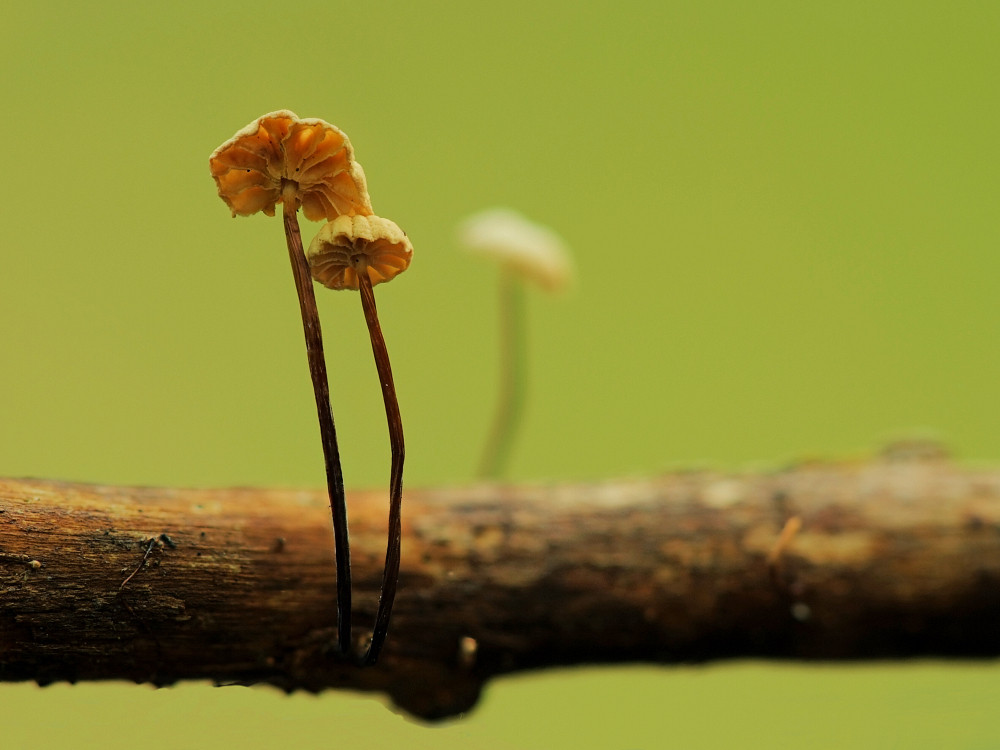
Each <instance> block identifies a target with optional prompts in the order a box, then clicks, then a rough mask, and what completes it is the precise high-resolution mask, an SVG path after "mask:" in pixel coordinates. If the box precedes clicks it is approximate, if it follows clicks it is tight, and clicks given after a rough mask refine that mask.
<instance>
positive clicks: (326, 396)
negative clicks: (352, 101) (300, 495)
mask: <svg viewBox="0 0 1000 750" xmlns="http://www.w3.org/2000/svg"><path fill="white" fill-rule="evenodd" d="M209 166H210V168H211V172H212V177H213V178H214V179H215V182H216V184H217V185H218V189H219V196H220V197H221V198H222V200H224V201H225V202H226V204H227V205H228V206H229V208H230V210H231V211H232V214H233V216H234V217H235V216H237V215H239V216H250V215H251V214H255V213H257V212H259V211H262V212H264V213H265V214H266V215H268V216H274V213H275V209H276V207H277V205H278V204H279V203H280V204H281V205H282V216H283V219H284V227H285V240H286V244H287V246H288V254H289V259H290V260H291V264H292V273H293V275H294V277H295V288H296V291H297V292H298V297H299V308H300V310H301V313H302V326H303V329H304V332H305V339H306V352H307V355H308V359H309V372H310V375H311V377H312V384H313V391H314V393H315V396H316V411H317V414H318V417H319V424H320V434H321V437H322V442H323V455H324V459H325V464H326V476H327V490H328V492H329V495H330V509H331V513H332V516H333V529H334V543H335V545H336V561H337V616H338V622H337V640H338V647H339V650H340V652H341V654H342V655H344V656H345V657H347V656H350V655H351V654H352V650H353V649H352V642H351V568H350V559H351V558H350V543H349V539H348V528H347V503H346V500H345V498H344V478H343V473H342V471H341V467H340V451H339V448H338V446H337V432H336V427H335V425H334V420H333V412H332V410H331V408H330V393H329V385H328V381H327V373H326V360H325V357H324V354H323V340H322V334H321V331H320V322H319V314H318V312H317V310H316V298H315V296H314V294H313V288H312V279H313V278H314V279H316V281H319V282H320V283H321V284H323V285H324V286H327V287H329V288H330V289H357V290H359V291H360V293H361V305H362V308H363V310H364V315H365V320H366V322H367V324H368V331H369V334H370V336H371V342H372V351H373V353H374V355H375V364H376V368H377V370H378V376H379V383H380V385H381V387H382V398H383V401H384V403H385V412H386V419H387V421H388V425H389V442H390V446H391V451H392V462H391V469H390V480H389V541H388V545H387V550H386V559H385V569H384V572H383V577H382V588H381V592H380V595H379V604H378V611H377V614H376V616H375V627H374V629H373V632H372V637H371V640H370V643H369V645H368V649H367V651H366V653H365V655H364V657H363V658H362V660H361V663H363V664H366V665H373V664H375V663H376V661H377V660H378V656H379V653H380V651H381V649H382V646H383V644H384V643H385V638H386V634H387V632H388V629H389V617H390V614H391V612H392V603H393V600H394V598H395V594H396V583H397V579H398V577H399V561H400V537H401V503H402V478H403V455H404V451H403V427H402V422H401V420H400V415H399V404H398V403H397V401H396V390H395V387H394V385H393V381H392V370H391V368H390V366H389V355H388V352H387V351H386V347H385V340H384V339H383V337H382V331H381V328H380V326H379V321H378V313H377V311H376V308H375V295H374V292H373V290H372V287H373V286H374V285H375V284H379V283H381V282H383V281H389V280H390V279H392V278H394V277H395V276H396V275H397V274H399V273H401V272H403V271H405V270H406V268H407V267H408V266H409V264H410V259H411V258H412V255H413V246H412V245H411V244H410V241H409V239H407V237H406V234H405V233H404V232H403V231H402V230H401V229H400V228H399V227H398V226H396V224H394V223H393V222H392V221H390V220H388V219H383V218H381V217H379V216H375V215H374V213H373V211H372V207H371V200H370V198H369V197H368V187H367V184H366V181H365V174H364V171H363V170H362V168H361V165H360V164H358V163H357V162H356V161H355V160H354V149H353V148H352V147H351V142H350V140H348V138H347V135H345V134H344V133H343V132H342V131H341V130H340V129H339V128H337V127H335V126H334V125H331V124H330V123H328V122H324V121H323V120H318V119H304V118H299V117H298V116H296V115H295V114H294V113H293V112H289V111H287V110H280V111H277V112H271V113H269V114H266V115H264V116H262V117H260V118H258V119H257V120H255V121H254V122H252V123H250V124H249V125H248V126H247V127H245V128H243V129H242V130H240V131H239V132H237V133H236V135H234V136H233V137H232V138H230V139H229V140H228V141H226V142H225V143H223V144H222V145H221V146H219V148H217V149H216V150H215V151H214V152H213V153H212V155H211V157H209ZM300 207H301V209H302V212H303V213H304V214H305V216H306V218H307V219H311V220H313V221H323V220H325V221H326V222H327V223H326V224H324V225H323V227H322V228H321V229H320V231H319V233H318V234H317V235H316V237H315V238H314V239H313V241H312V242H311V243H310V245H309V248H308V250H305V249H304V248H303V245H302V235H301V233H300V232H299V222H298V210H299V208H300Z"/></svg>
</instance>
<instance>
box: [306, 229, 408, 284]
mask: <svg viewBox="0 0 1000 750" xmlns="http://www.w3.org/2000/svg"><path fill="white" fill-rule="evenodd" d="M359 255H363V256H365V260H366V261H367V264H368V275H369V278H371V281H372V285H375V284H380V283H382V282H383V281H389V280H390V279H392V278H393V277H395V276H396V275H397V274H400V273H402V272H403V271H405V270H406V269H407V267H408V266H409V265H410V260H411V258H412V257H413V245H412V244H410V240H409V238H408V237H407V236H406V233H405V232H404V231H403V230H402V229H400V228H399V227H398V226H396V224H395V222H392V221H390V220H389V219H383V218H382V217H381V216H359V215H356V216H338V217H337V218H336V219H334V220H333V221H330V222H327V223H326V224H324V225H323V228H322V229H320V230H319V232H318V233H317V235H316V236H315V237H314V238H313V241H312V242H311V243H309V249H308V250H307V251H306V258H307V259H308V260H309V268H310V269H311V270H312V276H313V278H314V279H316V281H318V282H319V283H321V284H322V285H323V286H326V287H329V288H330V289H357V288H358V275H357V273H356V272H355V270H354V265H353V259H354V258H357V257H358V256H359Z"/></svg>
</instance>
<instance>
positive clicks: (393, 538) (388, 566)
mask: <svg viewBox="0 0 1000 750" xmlns="http://www.w3.org/2000/svg"><path fill="white" fill-rule="evenodd" d="M354 270H355V272H356V273H357V275H358V289H359V290H360V292H361V307H362V308H363V309H364V311H365V320H366V321H367V323H368V334H369V335H370V336H371V340H372V353H373V354H374V355H375V367H376V368H377V369H378V380H379V384H380V385H381V386H382V400H383V402H384V403H385V417H386V420H387V421H388V423H389V446H390V448H391V450H392V466H391V468H390V472H389V541H388V545H387V548H386V553H385V569H384V570H383V572H382V591H381V593H380V594H379V600H378V612H377V613H376V615H375V628H374V630H373V631H372V640H371V644H370V645H369V646H368V653H367V654H366V655H365V659H364V663H365V664H366V665H369V666H370V665H373V664H375V662H377V661H378V655H379V652H380V651H381V650H382V645H383V644H384V643H385V637H386V634H387V633H388V632H389V616H390V615H391V614H392V603H393V600H394V599H395V598H396V583H397V582H398V580H399V559H400V554H401V551H400V539H401V537H402V504H403V457H404V454H405V451H404V448H403V421H402V419H401V418H400V416H399V402H398V401H397V400H396V386H395V385H394V384H393V382H392V367H391V366H390V365H389V352H388V351H387V350H386V348H385V339H384V338H383V336H382V327H381V326H380V325H379V322H378V310H377V309H376V308H375V292H374V291H373V290H372V282H371V278H370V277H369V276H368V263H367V261H366V260H365V259H364V257H361V258H358V259H356V260H355V261H354Z"/></svg>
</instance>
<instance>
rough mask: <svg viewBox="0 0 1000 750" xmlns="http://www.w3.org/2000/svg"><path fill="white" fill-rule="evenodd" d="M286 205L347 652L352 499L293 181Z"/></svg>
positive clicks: (286, 189)
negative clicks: (349, 504) (349, 505)
mask: <svg viewBox="0 0 1000 750" xmlns="http://www.w3.org/2000/svg"><path fill="white" fill-rule="evenodd" d="M281 192H282V206H283V215H284V220H285V239H286V240H287V242H288V257H289V260H291V263H292V275H293V276H294V277H295V290H296V292H298V295H299V310H300V311H301V313H302V329H303V331H304V332H305V337H306V353H307V355H308V357H309V374H310V376H311V377H312V385H313V393H314V394H315V396H316V413H317V415H318V417H319V431H320V437H321V439H322V442H323V459H324V462H325V465H326V486H327V491H328V493H329V495H330V512H331V514H332V515H333V538H334V544H335V545H336V547H335V552H336V559H337V641H338V646H339V648H340V651H341V653H342V654H344V655H347V654H349V653H350V652H351V549H350V541H349V539H348V531H347V501H346V500H345V498H344V474H343V472H342V470H341V468H340V448H339V447H338V446H337V428H336V427H335V426H334V422H333V411H332V410H331V408H330V385H329V382H328V380H327V375H326V360H325V358H324V355H323V332H322V331H321V330H320V326H319V312H318V311H317V309H316V295H315V294H314V293H313V281H312V274H311V272H310V271H309V263H308V262H307V261H306V255H305V251H304V249H303V247H302V234H301V233H300V232H299V220H298V217H297V212H298V208H299V204H298V198H297V197H296V185H295V183H294V182H292V181H290V180H287V181H284V184H283V185H282V191H281Z"/></svg>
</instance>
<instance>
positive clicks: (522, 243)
mask: <svg viewBox="0 0 1000 750" xmlns="http://www.w3.org/2000/svg"><path fill="white" fill-rule="evenodd" d="M458 239H459V243H460V244H461V245H462V246H463V247H464V248H465V249H466V250H467V251H469V252H470V253H473V254H475V255H479V256H482V257H487V258H490V259H492V260H495V261H497V262H498V263H499V264H500V266H501V275H500V326H501V331H500V342H501V343H500V347H501V350H500V398H499V402H498V404H497V412H496V416H495V417H494V421H493V427H492V429H491V431H490V436H489V438H488V439H487V442H486V448H485V450H484V451H483V456H482V460H481V462H480V465H479V476H480V477H484V478H489V479H499V478H500V477H502V476H503V475H504V474H505V472H506V469H507V464H508V462H509V460H510V453H511V448H512V446H513V443H514V436H515V434H516V432H517V428H518V425H519V423H520V420H521V416H522V412H523V410H524V400H525V393H526V390H527V359H528V352H527V335H526V331H525V328H526V326H525V303H524V281H532V282H534V283H537V284H538V285H539V286H541V287H542V288H543V289H545V290H547V291H550V292H557V291H560V290H562V289H564V288H565V287H566V286H568V285H569V282H570V280H571V278H572V263H571V261H570V256H569V252H568V250H567V249H566V245H565V243H564V242H563V240H562V238H561V237H560V236H559V235H558V234H556V233H555V232H553V231H552V230H551V229H549V228H548V227H545V226H542V225H540V224H536V223H534V222H532V221H529V220H528V219H526V218H525V217H524V216H522V215H521V214H519V213H518V212H516V211H512V210H510V209H506V208H494V209H489V210H486V211H482V212H480V213H477V214H474V215H472V216H470V217H469V218H468V219H466V220H465V221H464V222H462V223H461V224H460V225H459V228H458Z"/></svg>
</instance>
